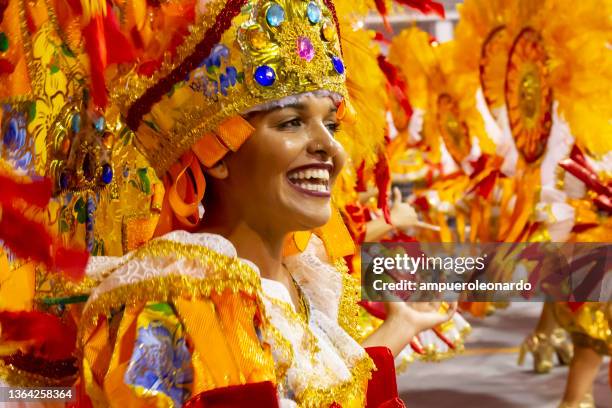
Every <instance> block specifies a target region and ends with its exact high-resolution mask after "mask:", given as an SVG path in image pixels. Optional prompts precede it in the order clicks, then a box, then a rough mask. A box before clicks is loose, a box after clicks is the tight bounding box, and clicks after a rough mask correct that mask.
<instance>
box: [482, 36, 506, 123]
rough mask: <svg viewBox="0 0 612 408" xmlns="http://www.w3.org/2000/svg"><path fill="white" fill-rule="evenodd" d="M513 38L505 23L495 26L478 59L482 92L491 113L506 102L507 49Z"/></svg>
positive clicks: (486, 39)
mask: <svg viewBox="0 0 612 408" xmlns="http://www.w3.org/2000/svg"><path fill="white" fill-rule="evenodd" d="M511 44H512V38H511V37H510V34H509V32H508V28H507V27H506V26H505V25H501V26H498V27H496V28H494V29H493V30H492V31H491V32H490V33H489V35H488V36H487V38H485V40H484V42H483V44H482V47H481V51H480V59H479V61H478V73H479V79H480V86H481V87H482V93H483V95H484V97H485V101H486V102H487V106H488V107H489V110H490V111H491V113H493V114H495V112H496V110H497V108H499V107H500V106H502V105H503V104H504V78H505V73H506V66H507V64H508V54H507V50H508V49H509V47H510V45H511Z"/></svg>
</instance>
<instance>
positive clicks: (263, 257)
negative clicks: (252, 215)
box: [202, 217, 286, 281]
mask: <svg viewBox="0 0 612 408" xmlns="http://www.w3.org/2000/svg"><path fill="white" fill-rule="evenodd" d="M215 218H217V217H215ZM217 220H219V218H217ZM202 231H203V232H209V233H213V234H219V235H221V236H223V237H224V238H226V239H227V240H228V241H230V242H231V243H232V244H233V245H234V247H235V248H236V252H237V254H238V256H239V257H240V258H244V259H248V260H249V261H251V262H253V263H254V264H255V265H257V267H258V268H259V271H260V273H261V276H262V277H264V278H267V279H274V280H278V281H284V280H285V279H286V276H285V275H286V271H285V270H284V268H283V264H282V261H283V258H282V255H283V245H284V242H285V235H284V234H282V233H278V234H270V233H267V234H263V233H260V232H258V231H257V230H256V229H254V228H252V227H251V226H249V225H248V224H247V223H245V222H237V223H235V224H233V225H232V224H228V223H223V224H221V223H218V222H207V223H205V224H203V229H202Z"/></svg>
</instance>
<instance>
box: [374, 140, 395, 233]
mask: <svg viewBox="0 0 612 408" xmlns="http://www.w3.org/2000/svg"><path fill="white" fill-rule="evenodd" d="M374 178H375V180H376V187H378V208H380V209H381V210H382V212H383V216H384V217H385V221H386V222H387V223H388V224H391V210H390V208H389V187H390V186H391V170H390V169H389V162H388V160H387V156H386V155H385V154H384V153H383V152H380V153H379V155H378V161H377V162H376V167H375V168H374Z"/></svg>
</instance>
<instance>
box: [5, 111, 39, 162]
mask: <svg viewBox="0 0 612 408" xmlns="http://www.w3.org/2000/svg"><path fill="white" fill-rule="evenodd" d="M3 110H4V117H5V119H4V120H5V121H6V122H5V124H3V129H2V131H3V132H2V136H1V137H0V157H3V158H4V159H6V160H8V161H9V163H12V164H13V165H14V166H15V167H16V168H18V169H22V170H28V167H29V165H30V163H31V162H32V152H31V146H27V145H26V143H28V138H27V130H26V126H27V119H26V116H25V114H24V113H22V112H19V111H18V110H16V109H13V108H12V107H11V106H10V105H4V106H3ZM30 143H31V142H30Z"/></svg>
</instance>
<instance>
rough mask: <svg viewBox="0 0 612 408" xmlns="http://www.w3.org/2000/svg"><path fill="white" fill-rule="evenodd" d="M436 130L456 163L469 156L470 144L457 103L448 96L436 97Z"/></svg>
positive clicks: (466, 128)
mask: <svg viewBox="0 0 612 408" xmlns="http://www.w3.org/2000/svg"><path fill="white" fill-rule="evenodd" d="M437 120H438V128H439V129H440V134H441V135H442V140H444V144H445V145H446V148H447V149H448V151H449V153H450V154H451V156H452V157H453V159H455V161H456V162H457V163H461V161H462V160H463V159H464V158H465V157H466V156H467V155H468V154H470V150H471V149H472V144H471V142H470V135H469V132H468V127H467V125H466V123H465V122H464V121H462V120H461V118H460V114H459V106H458V105H457V101H455V100H454V99H453V97H452V96H450V95H449V94H446V93H445V94H441V95H440V96H439V97H438V115H437Z"/></svg>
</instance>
